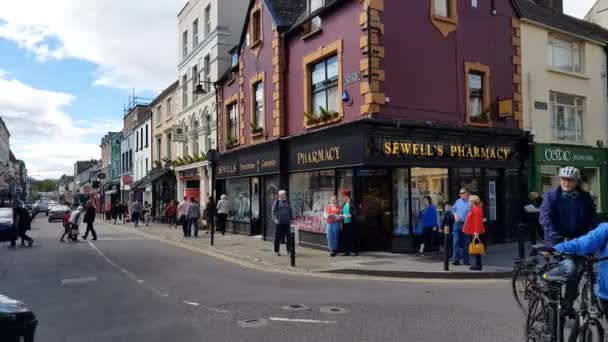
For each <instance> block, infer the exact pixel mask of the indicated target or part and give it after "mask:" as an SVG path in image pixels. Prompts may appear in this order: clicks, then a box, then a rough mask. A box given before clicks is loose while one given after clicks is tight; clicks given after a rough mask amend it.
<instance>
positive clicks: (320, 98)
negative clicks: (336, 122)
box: [310, 55, 340, 116]
mask: <svg viewBox="0 0 608 342" xmlns="http://www.w3.org/2000/svg"><path fill="white" fill-rule="evenodd" d="M310 72H311V74H310V78H311V85H312V89H311V90H312V92H311V94H312V101H311V102H312V114H313V115H315V116H321V115H322V114H323V113H324V112H330V113H336V112H338V110H339V107H338V104H339V100H340V94H338V56H336V55H334V56H332V57H329V58H327V59H325V60H323V61H321V62H318V63H316V64H314V65H313V66H312V68H311V70H310Z"/></svg>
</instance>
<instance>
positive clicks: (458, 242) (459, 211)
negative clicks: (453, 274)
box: [452, 188, 471, 266]
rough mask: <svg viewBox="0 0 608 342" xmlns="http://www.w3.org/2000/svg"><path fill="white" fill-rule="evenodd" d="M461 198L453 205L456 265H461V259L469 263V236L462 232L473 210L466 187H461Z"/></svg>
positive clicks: (454, 260) (453, 258)
mask: <svg viewBox="0 0 608 342" xmlns="http://www.w3.org/2000/svg"><path fill="white" fill-rule="evenodd" d="M459 196H460V198H459V199H458V200H456V202H454V205H453V206H452V212H453V213H454V234H453V235H454V248H453V251H452V252H453V255H452V264H453V265H454V266H458V265H460V260H462V261H463V263H464V264H465V265H470V263H469V249H468V247H467V246H466V244H467V241H468V238H467V237H466V236H465V235H464V233H463V232H462V228H463V227H464V223H465V220H466V218H467V215H468V214H469V211H471V204H470V203H469V191H468V190H467V189H465V188H462V189H460V192H459Z"/></svg>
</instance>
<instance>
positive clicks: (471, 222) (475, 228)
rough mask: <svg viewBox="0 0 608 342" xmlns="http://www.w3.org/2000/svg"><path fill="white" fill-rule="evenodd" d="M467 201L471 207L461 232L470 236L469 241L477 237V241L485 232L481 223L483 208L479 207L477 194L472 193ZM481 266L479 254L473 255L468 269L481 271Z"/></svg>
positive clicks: (479, 202) (479, 200)
mask: <svg viewBox="0 0 608 342" xmlns="http://www.w3.org/2000/svg"><path fill="white" fill-rule="evenodd" d="M469 203H470V204H471V208H472V209H471V211H470V212H469V214H468V215H467V218H466V220H465V222H464V227H463V228H462V232H463V233H465V234H466V235H469V236H472V238H471V241H473V240H475V239H478V241H479V236H480V235H482V234H485V232H486V228H485V227H484V225H483V209H482V208H481V199H480V198H479V196H475V195H472V196H470V197H469ZM480 243H481V242H480ZM481 268H482V265H481V255H475V258H474V261H473V265H471V267H470V269H471V270H473V271H481Z"/></svg>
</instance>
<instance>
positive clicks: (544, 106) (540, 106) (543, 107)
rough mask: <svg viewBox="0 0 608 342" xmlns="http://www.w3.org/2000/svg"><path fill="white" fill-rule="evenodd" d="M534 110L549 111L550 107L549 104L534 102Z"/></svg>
mask: <svg viewBox="0 0 608 342" xmlns="http://www.w3.org/2000/svg"><path fill="white" fill-rule="evenodd" d="M534 108H535V109H540V110H547V108H548V105H547V102H541V101H534Z"/></svg>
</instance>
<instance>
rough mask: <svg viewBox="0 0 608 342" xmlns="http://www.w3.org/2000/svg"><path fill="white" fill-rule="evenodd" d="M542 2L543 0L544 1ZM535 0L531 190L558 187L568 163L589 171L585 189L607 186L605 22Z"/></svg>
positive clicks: (529, 107)
mask: <svg viewBox="0 0 608 342" xmlns="http://www.w3.org/2000/svg"><path fill="white" fill-rule="evenodd" d="M541 2H542V1H541ZM556 3H557V4H556V6H558V8H555V9H550V8H546V7H543V6H541V5H535V4H534V3H532V2H531V1H523V0H521V1H519V5H520V7H521V11H522V16H523V18H522V19H521V23H520V30H521V68H522V90H523V91H522V96H523V107H524V108H523V109H524V128H525V129H526V130H528V131H530V133H531V134H532V135H533V139H534V147H533V151H532V163H531V170H530V174H531V177H530V189H531V190H534V191H547V190H548V189H550V188H552V187H554V186H556V185H557V182H558V178H557V177H556V176H557V172H558V170H559V167H560V166H566V165H571V166H576V167H578V168H579V169H581V171H582V178H583V187H584V188H586V190H588V191H590V192H592V194H593V195H595V196H597V200H598V207H600V206H602V205H603V203H601V196H600V195H601V193H604V192H605V191H606V189H605V186H606V185H605V184H604V183H605V182H604V181H603V180H601V178H606V176H608V175H607V174H604V173H605V171H606V170H605V166H604V165H603V164H604V160H605V151H606V150H605V149H603V148H602V147H604V146H605V145H606V144H607V140H608V102H607V87H606V84H607V79H606V50H605V48H606V42H607V41H608V32H606V31H605V30H604V29H602V28H601V27H599V26H597V25H594V24H591V23H588V22H585V21H583V20H579V19H576V18H573V17H570V16H567V15H564V14H563V13H561V3H560V1H556Z"/></svg>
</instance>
